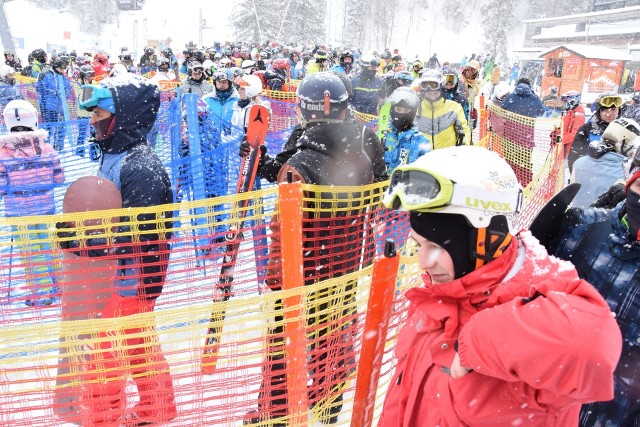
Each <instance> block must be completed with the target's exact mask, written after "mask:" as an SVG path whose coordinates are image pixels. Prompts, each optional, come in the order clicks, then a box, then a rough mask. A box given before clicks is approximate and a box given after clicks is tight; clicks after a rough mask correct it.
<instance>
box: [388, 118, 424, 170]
mask: <svg viewBox="0 0 640 427" xmlns="http://www.w3.org/2000/svg"><path fill="white" fill-rule="evenodd" d="M384 145H385V149H386V150H385V152H384V161H385V163H386V164H387V171H388V173H389V175H391V172H393V170H394V169H395V168H397V167H398V166H400V165H404V164H407V163H411V162H413V161H414V160H416V159H417V158H418V157H420V156H422V155H423V154H426V153H428V152H429V151H431V150H433V146H432V144H431V141H429V139H428V138H427V137H426V136H424V134H422V133H421V132H420V130H419V129H418V126H417V125H415V124H414V125H413V126H411V127H410V128H409V129H407V130H405V131H404V132H398V129H396V127H395V126H394V125H393V124H389V132H388V133H387V135H386V137H385V144H384Z"/></svg>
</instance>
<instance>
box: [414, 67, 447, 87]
mask: <svg viewBox="0 0 640 427" xmlns="http://www.w3.org/2000/svg"><path fill="white" fill-rule="evenodd" d="M442 80H443V77H442V73H441V72H440V71H438V70H427V71H425V72H424V73H423V74H422V77H420V81H419V82H418V86H419V87H420V90H422V91H425V90H441V89H442Z"/></svg>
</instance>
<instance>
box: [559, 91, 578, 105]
mask: <svg viewBox="0 0 640 427" xmlns="http://www.w3.org/2000/svg"><path fill="white" fill-rule="evenodd" d="M580 98H581V94H580V92H578V91H577V90H570V91H568V92H566V93H563V94H562V96H561V97H560V99H561V100H562V101H564V102H566V103H567V106H568V107H569V108H571V107H573V106H575V105H578V104H580Z"/></svg>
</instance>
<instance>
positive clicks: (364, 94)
mask: <svg viewBox="0 0 640 427" xmlns="http://www.w3.org/2000/svg"><path fill="white" fill-rule="evenodd" d="M351 84H352V85H353V98H352V100H351V105H352V106H353V109H354V110H356V111H358V112H360V113H365V114H372V115H374V116H375V115H376V114H378V97H379V96H380V95H379V92H380V89H381V88H382V80H380V78H379V77H375V76H374V77H373V78H372V79H363V78H362V76H361V75H360V74H358V75H356V76H355V77H353V78H352V79H351Z"/></svg>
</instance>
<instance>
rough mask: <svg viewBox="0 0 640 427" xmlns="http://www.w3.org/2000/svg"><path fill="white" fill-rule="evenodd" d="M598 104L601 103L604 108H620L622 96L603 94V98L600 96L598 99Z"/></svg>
mask: <svg viewBox="0 0 640 427" xmlns="http://www.w3.org/2000/svg"><path fill="white" fill-rule="evenodd" d="M600 105H602V106H603V107H604V108H611V107H617V108H620V107H622V97H620V96H605V97H604V98H602V99H601V100H600Z"/></svg>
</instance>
